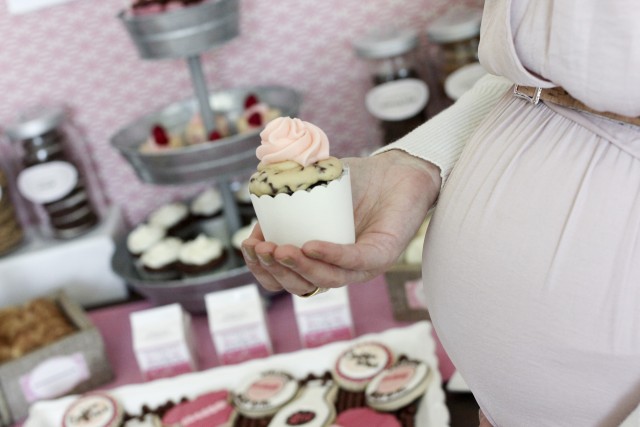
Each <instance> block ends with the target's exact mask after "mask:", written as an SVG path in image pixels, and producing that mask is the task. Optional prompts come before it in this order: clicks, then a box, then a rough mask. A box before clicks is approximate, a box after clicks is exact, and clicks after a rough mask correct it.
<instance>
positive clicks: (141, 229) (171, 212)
mask: <svg viewBox="0 0 640 427" xmlns="http://www.w3.org/2000/svg"><path fill="white" fill-rule="evenodd" d="M238 203H239V204H241V202H240V201H239V202H238ZM242 207H244V206H242ZM222 208H223V202H222V197H221V195H220V191H218V189H217V188H216V187H213V186H212V187H208V188H206V189H204V190H203V191H202V192H200V193H199V194H197V195H196V196H195V197H193V198H192V199H190V200H185V201H177V202H172V203H167V204H165V205H162V206H160V207H158V208H157V209H155V210H154V211H152V212H151V213H150V214H149V215H148V217H147V218H146V219H145V220H144V221H143V222H141V223H139V224H137V225H136V226H135V227H133V228H132V229H131V230H130V231H129V232H128V233H127V234H126V235H123V236H121V237H120V238H119V239H118V240H117V241H116V249H115V252H114V255H113V257H112V259H111V267H112V269H113V270H114V271H115V272H116V273H117V274H118V275H119V276H120V277H122V278H123V279H125V280H126V281H127V283H129V284H130V285H131V286H132V287H133V288H134V289H136V290H137V291H138V292H139V293H140V294H142V295H144V296H145V297H146V298H147V299H149V300H150V301H152V302H154V303H155V304H157V305H163V304H167V303H173V302H179V303H180V304H181V305H182V306H183V307H184V308H185V309H186V310H188V311H190V312H192V313H203V312H205V311H206V307H205V302H204V296H205V295H206V294H208V293H210V292H213V291H217V290H222V289H228V288H232V287H235V286H240V285H245V284H248V283H251V282H252V281H253V280H254V279H253V276H252V275H251V273H250V272H249V269H248V268H247V267H246V265H245V264H244V261H243V259H242V256H241V253H240V248H239V247H240V243H241V242H242V241H243V240H244V239H245V238H246V237H247V235H248V234H249V232H250V231H251V229H252V228H253V225H254V224H255V223H254V222H252V221H251V220H252V218H253V215H246V216H244V217H243V218H242V227H241V228H239V229H238V230H236V231H235V232H234V233H230V232H229V229H228V227H227V224H226V221H225V218H224V216H223V214H222ZM243 213H247V214H248V213H249V212H244V211H243ZM251 213H253V212H252V211H251ZM266 296H267V295H266V294H265V297H266Z"/></svg>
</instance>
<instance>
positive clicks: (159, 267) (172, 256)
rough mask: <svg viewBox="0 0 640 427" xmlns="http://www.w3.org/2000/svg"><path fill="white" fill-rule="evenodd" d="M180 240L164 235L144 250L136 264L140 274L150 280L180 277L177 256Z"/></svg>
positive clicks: (180, 244) (180, 245) (180, 246)
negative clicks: (164, 236)
mask: <svg viewBox="0 0 640 427" xmlns="http://www.w3.org/2000/svg"><path fill="white" fill-rule="evenodd" d="M181 248H182V240H180V239H178V238H176V237H166V238H164V239H162V240H161V241H159V242H158V243H156V244H155V245H153V246H152V247H151V248H149V249H148V250H147V251H145V252H144V253H143V254H142V256H141V257H140V259H139V260H138V262H137V263H136V265H137V266H138V272H139V273H140V276H142V277H143V278H145V279H150V280H172V279H177V278H179V277H180V272H179V271H178V269H177V267H178V257H179V255H180V249H181Z"/></svg>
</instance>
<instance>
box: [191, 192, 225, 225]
mask: <svg viewBox="0 0 640 427" xmlns="http://www.w3.org/2000/svg"><path fill="white" fill-rule="evenodd" d="M189 211H190V213H191V216H192V217H193V218H195V219H210V218H213V217H216V216H218V215H220V213H222V196H221V195H220V192H219V191H218V190H217V189H215V188H213V187H211V188H207V189H206V190H205V191H203V192H202V193H200V194H198V195H197V196H196V198H195V199H193V200H192V201H191V204H190V205H189Z"/></svg>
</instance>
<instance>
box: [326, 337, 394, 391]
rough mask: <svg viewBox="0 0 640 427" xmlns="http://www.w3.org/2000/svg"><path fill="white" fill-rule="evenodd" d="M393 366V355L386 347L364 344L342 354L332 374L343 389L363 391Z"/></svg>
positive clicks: (376, 344)
mask: <svg viewBox="0 0 640 427" xmlns="http://www.w3.org/2000/svg"><path fill="white" fill-rule="evenodd" d="M392 364H393V353H392V351H391V350H390V349H389V348H388V347H387V346H386V345H384V344H381V343H378V342H363V343H359V344H356V345H354V346H352V347H350V348H348V349H347V350H345V351H344V352H343V353H342V354H340V356H338V359H337V360H336V363H335V366H334V368H333V370H332V372H331V373H332V375H333V378H334V380H335V381H336V382H337V383H338V384H339V385H340V386H341V387H343V388H345V389H347V390H349V391H362V390H364V389H365V388H366V387H367V384H369V382H370V381H371V380H372V379H373V378H374V377H375V376H376V375H378V374H379V373H380V372H382V371H384V370H385V369H387V368H389V367H390V366H391V365H392Z"/></svg>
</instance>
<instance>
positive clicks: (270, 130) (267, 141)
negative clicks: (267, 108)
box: [256, 117, 329, 166]
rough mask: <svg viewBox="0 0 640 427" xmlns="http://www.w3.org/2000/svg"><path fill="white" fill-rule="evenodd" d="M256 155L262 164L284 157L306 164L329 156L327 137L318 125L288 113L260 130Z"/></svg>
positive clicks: (280, 160)
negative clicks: (259, 140) (259, 142)
mask: <svg viewBox="0 0 640 427" xmlns="http://www.w3.org/2000/svg"><path fill="white" fill-rule="evenodd" d="M260 138H261V145H260V146H259V147H258V148H257V149H256V156H257V157H258V159H259V160H260V161H261V162H262V163H263V164H274V163H280V162H284V161H287V160H293V161H294V162H296V163H298V164H300V165H302V166H309V165H311V164H313V163H316V162H317V161H319V160H324V159H326V158H328V157H329V138H327V135H326V134H325V133H324V132H323V131H322V129H320V128H319V127H318V126H316V125H314V124H312V123H309V122H305V121H303V120H300V119H297V118H295V119H292V118H291V117H278V118H277V119H274V120H272V121H270V122H269V124H267V126H266V127H265V129H264V130H263V131H262V132H260Z"/></svg>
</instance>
